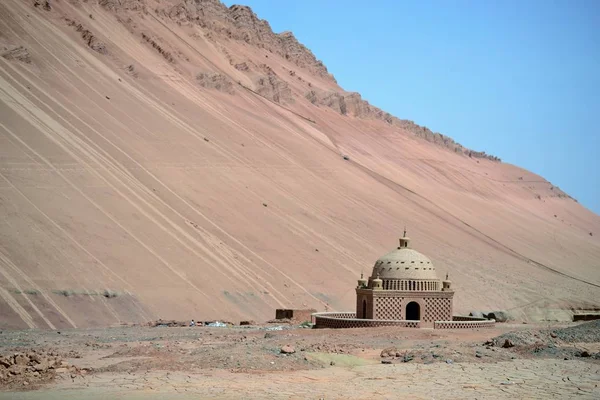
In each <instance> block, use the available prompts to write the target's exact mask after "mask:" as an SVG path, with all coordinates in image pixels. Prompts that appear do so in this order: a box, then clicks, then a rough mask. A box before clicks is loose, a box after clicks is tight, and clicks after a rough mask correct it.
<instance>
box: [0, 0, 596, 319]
mask: <svg viewBox="0 0 600 400" xmlns="http://www.w3.org/2000/svg"><path fill="white" fill-rule="evenodd" d="M34 3H35V2H34V1H21V0H7V1H3V2H1V4H0V50H2V49H4V50H3V54H4V56H3V57H0V327H2V328H17V327H31V328H33V327H38V328H59V327H86V326H94V325H110V324H118V323H122V322H143V321H148V320H151V319H157V318H177V319H188V318H196V319H201V320H203V319H212V318H221V319H228V320H236V319H239V318H244V319H257V320H264V319H267V318H271V317H272V316H273V314H274V311H273V310H274V308H277V307H314V308H317V309H324V308H325V306H326V304H328V307H329V308H330V309H339V310H346V309H352V307H353V303H354V293H353V290H354V289H353V288H354V285H355V283H356V279H357V278H358V276H359V275H360V273H361V271H364V272H365V273H366V274H369V273H370V271H371V268H372V265H373V263H374V261H375V260H376V259H377V258H378V257H379V256H380V255H382V254H383V253H385V252H387V251H389V250H390V249H392V248H393V247H394V246H395V245H396V243H397V242H396V239H397V237H398V236H399V235H401V234H402V231H403V229H404V227H405V226H406V227H407V229H408V233H409V236H410V237H411V238H412V239H413V243H412V244H413V247H414V248H416V249H417V250H419V251H422V252H423V253H425V254H427V255H428V256H430V258H432V260H433V261H434V263H435V265H436V267H437V271H438V273H439V274H440V275H445V274H446V273H449V275H450V278H451V279H452V281H453V284H454V286H455V288H456V290H457V295H456V305H455V308H456V311H457V312H461V313H462V312H467V313H468V311H469V310H471V309H492V308H493V309H512V310H513V313H514V314H515V315H516V316H518V318H523V319H534V318H545V317H548V316H550V317H552V318H554V317H556V315H557V314H556V313H555V311H553V310H555V309H561V310H569V309H571V308H593V307H598V306H600V302H599V300H598V299H600V217H599V216H597V215H595V214H593V213H592V212H590V211H589V210H587V209H585V208H584V207H582V206H581V205H579V204H578V203H577V202H576V201H574V200H573V199H571V198H570V197H569V196H568V195H566V194H564V193H562V192H561V191H560V189H558V188H555V187H554V186H553V185H552V184H551V183H550V182H547V181H546V180H545V179H544V178H542V177H540V176H537V175H535V174H532V173H530V172H528V171H525V170H523V169H521V168H518V167H516V166H512V165H508V164H505V163H501V162H498V161H494V160H491V159H489V158H486V157H469V156H467V155H465V154H464V153H463V152H462V151H459V150H460V149H459V150H452V149H450V148H448V146H446V145H440V144H439V143H434V142H435V141H428V140H426V139H425V138H423V137H421V136H419V135H417V134H415V131H414V129H413V128H410V127H407V126H405V125H403V124H402V123H400V122H397V121H395V120H394V121H393V122H389V121H386V120H385V118H388V117H386V116H385V115H380V114H377V113H378V111H376V110H375V111H373V110H372V109H370V108H366V106H365V105H364V103H361V102H355V103H353V101H354V100H355V97H352V96H347V97H346V98H345V100H343V104H344V107H343V108H344V109H346V110H347V111H346V112H343V110H340V109H339V104H340V103H339V101H340V100H339V97H335V96H333V97H328V98H327V96H329V95H328V94H327V93H329V94H331V93H342V94H344V95H347V93H346V92H344V91H343V89H341V88H339V86H337V83H336V82H335V80H334V79H333V77H332V76H330V75H328V74H327V73H326V72H324V71H325V70H323V68H321V67H320V66H319V65H318V63H316V64H315V63H314V62H313V60H312V59H310V57H308V56H306V57H308V58H306V57H305V56H302V57H304V58H298V59H291V58H286V56H285V55H283V56H282V55H280V54H278V53H277V50H272V49H271V51H270V50H269V48H268V46H269V45H265V46H262V47H261V46H259V45H257V44H256V39H252V40H254V42H253V41H252V40H250V39H249V42H247V41H244V40H242V39H239V38H237V37H235V34H234V35H233V36H232V34H231V32H229V33H228V31H227V29H226V25H223V26H225V28H222V29H220V28H219V29H217V28H216V27H217V26H221V25H218V24H220V23H221V22H219V21H221V20H218V18H217V17H218V16H219V15H218V14H215V15H216V16H215V17H214V18H215V21H217V22H215V23H214V24H212V23H211V24H209V23H199V22H197V21H202V20H200V19H198V20H196V19H193V18H191V17H190V15H192V14H191V13H192V11H194V12H197V10H196V9H193V10H192V8H193V7H192V6H193V3H194V2H186V3H183V2H182V3H181V4H183V5H181V4H180V5H179V8H177V7H178V6H177V2H174V1H173V2H151V1H148V2H147V3H144V2H142V1H128V2H111V1H107V0H102V1H99V2H97V1H88V2H84V1H66V0H64V1H61V2H52V3H51V8H50V10H47V9H45V7H44V4H42V3H44V2H43V1H40V2H39V3H40V5H39V6H38V7H35V6H34V5H33V4H34ZM188 3H190V4H188ZM200 3H203V2H202V1H201V2H200ZM204 3H206V4H208V3H210V4H213V3H215V2H214V1H205V2H204ZM216 3H218V2H216ZM216 3H215V4H216ZM219 4H220V3H219ZM138 5H142V6H140V7H138ZM186 7H187V8H186ZM194 7H195V6H194ZM215 7H217V6H215ZM215 9H216V10H221V8H218V7H217V8H215ZM190 10H192V11H190ZM234 11H235V10H234ZM242 11H243V12H246V11H244V10H242ZM242 11H235V12H238V13H239V12H242ZM231 12H233V11H231ZM202 15H204V16H205V17H203V18H209V17H206V15H209V16H210V17H211V18H212V14H209V13H208V11H204V14H202ZM244 15H245V14H244ZM238 20H239V19H238ZM211 21H212V20H211ZM223 21H229V20H223ZM236 21H237V20H236ZM223 24H225V22H223ZM255 25H256V24H255ZM253 26H254V25H253ZM260 26H261V27H262V25H260ZM256 29H258V28H256ZM260 29H263V28H260ZM252 32H254V31H252ZM256 32H259V33H261V32H262V33H261V35H262V36H261V37H263V38H265V39H264V40H265V41H267V40H270V39H269V38H270V36H268V35H267V34H266V33H264V32H263V31H260V30H257V31H256ZM234 33H235V32H234ZM228 35H229V36H232V37H229V36H228ZM284 39H285V40H288V38H287V36H286V38H284ZM284 39H281V40H284ZM277 40H280V39H277ZM265 43H267V44H268V43H270V42H265ZM277 43H279V42H277ZM282 43H284V44H285V46H288V44H287V43H288V42H283V41H282ZM292 44H294V43H292ZM19 46H22V47H23V48H22V49H20V48H19ZM286 48H287V47H286ZM15 49H16V50H15ZM294 49H295V47H294ZM9 50H10V51H9ZM286 51H291V50H286ZM294 51H296V50H294ZM302 51H304V50H298V51H297V53H298V54H305V53H302ZM286 54H287V53H286ZM307 60H308V61H307ZM311 63H312V64H311ZM238 82H239V83H238ZM242 85H243V86H242ZM311 91H314V92H315V93H317V94H315V96H321V97H319V99H317V100H315V98H312V97H311ZM404 95H410V93H407V94H404ZM332 99H333V100H332ZM336 99H337V100H336ZM334 100H335V101H334ZM361 101H362V100H361ZM336 102H337V103H336ZM336 107H338V108H337V109H336ZM382 118H383V119H382ZM452 146H454V145H452ZM343 156H347V157H346V158H347V159H344V157H343Z"/></svg>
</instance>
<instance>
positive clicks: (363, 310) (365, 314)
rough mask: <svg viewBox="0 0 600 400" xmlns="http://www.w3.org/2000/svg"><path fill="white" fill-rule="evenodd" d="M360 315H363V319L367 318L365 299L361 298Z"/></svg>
mask: <svg viewBox="0 0 600 400" xmlns="http://www.w3.org/2000/svg"><path fill="white" fill-rule="evenodd" d="M362 317H363V319H367V301H366V300H363V309H362Z"/></svg>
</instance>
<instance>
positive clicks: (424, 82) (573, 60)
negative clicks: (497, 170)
mask: <svg viewBox="0 0 600 400" xmlns="http://www.w3.org/2000/svg"><path fill="white" fill-rule="evenodd" d="M225 4H226V5H228V6H230V5H231V4H244V5H248V6H250V7H251V8H252V9H253V10H254V12H255V13H256V14H257V15H258V17H259V18H262V19H266V20H267V21H269V23H270V24H271V27H272V28H273V30H274V31H275V32H282V31H285V30H290V31H292V32H294V34H295V36H296V37H297V38H298V40H299V41H300V42H302V43H303V44H304V45H306V46H307V47H308V48H309V49H311V50H312V51H313V52H314V53H315V55H316V56H317V58H318V59H320V60H322V61H323V62H324V64H325V65H326V66H327V68H328V69H329V71H330V72H331V73H333V74H334V76H335V77H336V79H337V80H338V83H339V84H340V86H342V87H343V88H344V89H346V90H350V91H356V92H359V93H361V94H362V96H363V97H364V98H365V99H366V100H368V101H369V102H370V103H371V104H373V105H375V106H377V107H380V108H382V109H383V110H385V111H388V112H390V113H391V114H393V115H395V116H397V117H399V118H405V119H410V120H413V121H415V122H416V123H418V124H420V125H425V126H427V127H429V128H430V129H431V130H433V131H435V132H440V133H443V134H445V135H447V136H450V137H452V138H453V139H454V140H456V141H457V142H459V143H461V144H462V145H464V146H466V147H469V148H472V149H474V150H484V151H486V152H487V153H489V154H493V155H496V156H498V157H500V158H502V160H503V161H505V162H508V163H511V164H515V165H518V166H521V167H524V168H526V169H528V170H530V171H532V172H535V173H538V174H540V175H541V176H543V177H544V178H546V179H548V180H549V181H550V182H552V183H553V184H554V185H556V186H559V187H560V188H561V189H563V190H564V191H566V192H567V193H568V194H570V195H571V196H573V197H575V198H576V199H577V200H578V201H579V202H580V203H581V204H583V205H584V206H586V207H587V208H589V209H591V210H593V211H594V212H596V213H597V214H600V128H599V126H600V125H599V121H600V120H599V119H600V0H598V1H595V0H588V1H585V0H572V1H566V0H564V1H553V0H539V1H536V0H525V1H513V0H503V1H494V0H480V1H475V0H472V1H447V0H446V1H442V0H440V1H416V0H415V1H411V2H405V1H401V0H372V1H369V2H366V3H365V2H358V1H353V0H345V1H341V0H297V1H276V0H239V2H232V1H225Z"/></svg>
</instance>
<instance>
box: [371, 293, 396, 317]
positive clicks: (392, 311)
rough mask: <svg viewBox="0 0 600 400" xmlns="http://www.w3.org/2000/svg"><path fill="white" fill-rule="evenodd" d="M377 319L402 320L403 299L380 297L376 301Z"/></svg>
mask: <svg viewBox="0 0 600 400" xmlns="http://www.w3.org/2000/svg"><path fill="white" fill-rule="evenodd" d="M375 318H376V319H399V320H401V319H402V297H378V298H377V299H375Z"/></svg>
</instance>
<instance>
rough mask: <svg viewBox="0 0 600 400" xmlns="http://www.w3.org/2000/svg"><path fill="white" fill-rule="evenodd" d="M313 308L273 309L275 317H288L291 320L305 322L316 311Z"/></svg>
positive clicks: (309, 319)
mask: <svg viewBox="0 0 600 400" xmlns="http://www.w3.org/2000/svg"><path fill="white" fill-rule="evenodd" d="M316 311H317V310H315V309H314V308H310V309H303V310H302V309H291V308H278V309H276V310H275V319H289V320H292V321H299V322H306V321H311V318H312V315H313V314H314V313H315V312H316Z"/></svg>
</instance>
